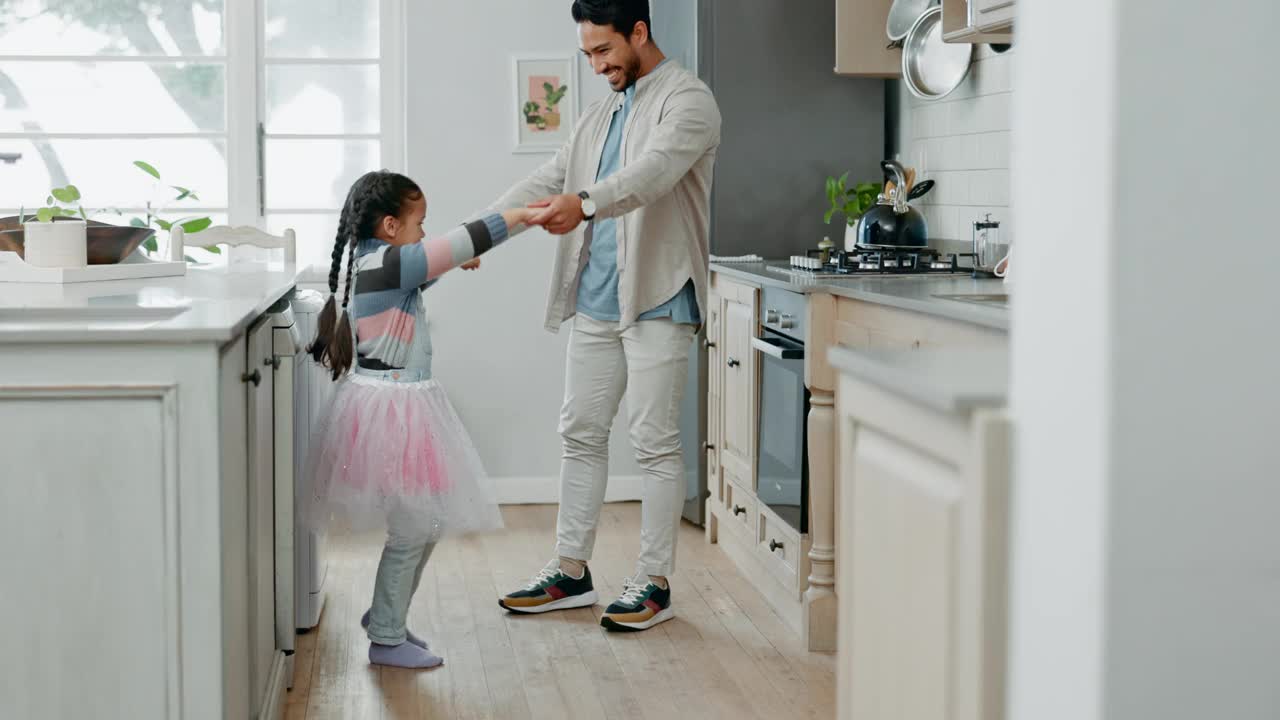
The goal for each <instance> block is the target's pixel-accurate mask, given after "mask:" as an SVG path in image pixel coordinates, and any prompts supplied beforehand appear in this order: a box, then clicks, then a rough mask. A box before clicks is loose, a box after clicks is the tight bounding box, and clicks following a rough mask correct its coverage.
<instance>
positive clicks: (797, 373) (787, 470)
mask: <svg viewBox="0 0 1280 720" xmlns="http://www.w3.org/2000/svg"><path fill="white" fill-rule="evenodd" d="M751 347H752V348H754V349H755V350H756V351H757V352H758V353H760V361H761V362H760V367H761V376H760V426H759V431H760V432H759V441H758V442H757V444H756V446H757V450H756V466H757V473H756V497H757V498H758V499H759V500H760V502H762V503H764V504H765V505H768V506H769V509H770V510H772V511H773V512H774V513H775V514H776V515H777V516H778V517H780V518H782V519H783V520H784V521H786V522H787V523H788V524H789V525H791V527H792V528H794V529H795V530H796V531H797V532H800V533H807V532H809V451H808V425H809V423H808V418H809V390H808V388H806V387H805V385H804V345H803V344H802V343H799V342H796V341H795V340H792V339H790V338H787V337H783V336H781V335H776V334H773V333H771V332H769V331H768V330H765V331H764V336H763V337H758V338H752V339H751Z"/></svg>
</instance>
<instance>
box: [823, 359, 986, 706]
mask: <svg viewBox="0 0 1280 720" xmlns="http://www.w3.org/2000/svg"><path fill="white" fill-rule="evenodd" d="M837 406H838V417H839V437H840V439H839V443H840V464H839V486H840V488H841V500H840V508H839V512H840V517H841V522H840V523H839V526H840V529H839V541H838V547H839V548H840V556H839V566H838V568H837V572H836V578H837V595H838V596H839V597H840V615H839V633H840V635H839V646H840V650H839V662H838V670H837V687H838V688H839V690H838V717H840V718H841V719H842V720H1001V718H1003V717H1004V677H1005V656H1004V655H1005V639H1006V636H1005V628H1006V618H1005V606H1006V595H1007V587H1006V566H1007V554H1008V541H1007V534H1008V501H1009V473H1008V465H1009V443H1010V440H1009V423H1008V420H1007V418H1006V416H1005V415H1004V413H1003V412H1002V411H1000V410H998V409H977V408H969V409H965V410H955V411H950V410H941V409H938V408H935V407H931V406H929V405H927V404H924V403H922V402H920V401H919V399H918V398H909V397H907V396H905V395H903V394H900V393H899V392H898V390H897V389H896V388H895V389H887V388H885V387H881V386H879V385H878V384H877V383H876V382H873V381H871V380H867V379H865V378H864V377H859V376H856V375H852V374H845V375H843V376H842V377H841V379H840V384H839V388H838V390H837Z"/></svg>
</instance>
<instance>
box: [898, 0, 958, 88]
mask: <svg viewBox="0 0 1280 720" xmlns="http://www.w3.org/2000/svg"><path fill="white" fill-rule="evenodd" d="M972 60H973V46H972V45H970V44H968V43H946V42H943V41H942V8H940V7H935V8H930V9H928V10H926V11H925V12H924V14H922V15H921V16H920V17H919V18H918V19H916V22H915V24H914V25H912V26H911V31H910V32H908V33H907V38H906V40H905V41H904V42H903V46H902V79H903V80H904V81H905V82H906V84H907V89H908V90H910V91H911V94H912V95H915V96H916V97H918V98H921V99H923V100H937V99H938V98H943V97H946V96H947V95H948V94H950V93H951V91H953V90H955V89H956V88H957V87H959V86H960V83H962V82H964V78H965V76H966V75H968V74H969V63H970V62H971V61H972Z"/></svg>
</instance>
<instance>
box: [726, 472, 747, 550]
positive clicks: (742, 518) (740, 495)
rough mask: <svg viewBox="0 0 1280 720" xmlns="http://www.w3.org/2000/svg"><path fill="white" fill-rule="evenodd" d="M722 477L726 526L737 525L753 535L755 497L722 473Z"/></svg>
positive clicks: (727, 474)
mask: <svg viewBox="0 0 1280 720" xmlns="http://www.w3.org/2000/svg"><path fill="white" fill-rule="evenodd" d="M721 474H722V475H723V476H724V510H725V519H726V522H727V524H730V525H737V526H739V527H741V528H742V529H744V530H746V531H747V533H748V535H749V536H751V535H754V534H755V529H756V496H755V495H754V494H752V493H751V491H749V490H746V489H745V488H743V487H742V486H741V485H739V484H738V483H737V482H735V481H734V479H733V478H732V477H730V475H729V473H728V472H724V471H722V473H721Z"/></svg>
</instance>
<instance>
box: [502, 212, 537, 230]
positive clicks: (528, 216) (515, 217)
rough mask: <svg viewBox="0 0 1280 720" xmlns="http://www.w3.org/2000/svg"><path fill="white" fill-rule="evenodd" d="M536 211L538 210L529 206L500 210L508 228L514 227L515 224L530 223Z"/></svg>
mask: <svg viewBox="0 0 1280 720" xmlns="http://www.w3.org/2000/svg"><path fill="white" fill-rule="evenodd" d="M538 213H539V211H538V210H532V209H530V208H511V209H510V210H504V211H503V212H502V219H503V220H505V221H506V223H507V227H508V228H515V227H516V226H517V225H531V224H532V222H531V221H532V220H533V218H534V217H535V216H537V215H538Z"/></svg>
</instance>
